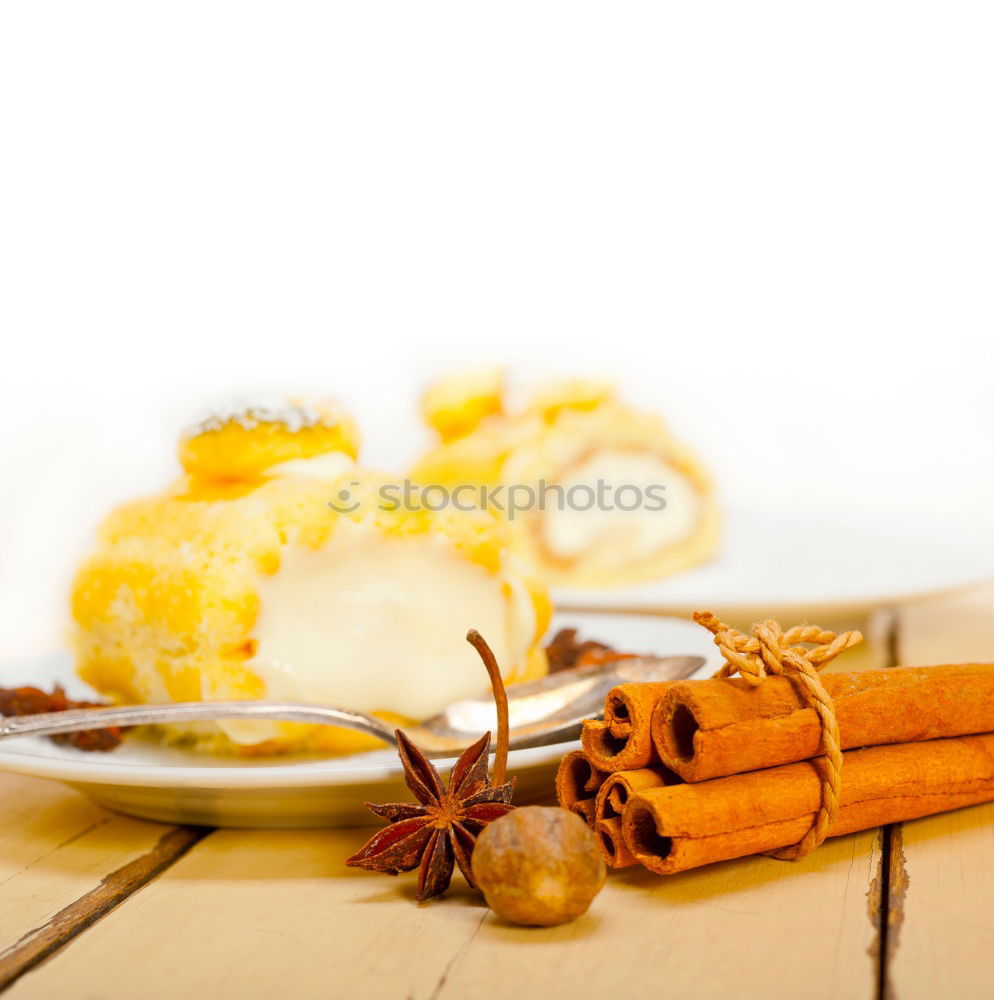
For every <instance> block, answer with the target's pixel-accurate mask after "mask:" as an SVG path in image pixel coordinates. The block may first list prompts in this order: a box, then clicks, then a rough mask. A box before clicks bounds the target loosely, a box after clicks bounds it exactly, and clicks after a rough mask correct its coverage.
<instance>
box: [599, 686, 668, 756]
mask: <svg viewBox="0 0 994 1000" xmlns="http://www.w3.org/2000/svg"><path fill="white" fill-rule="evenodd" d="M671 684H672V682H660V683H644V684H640V683H637V682H631V683H628V684H619V685H618V686H617V687H615V688H612V689H611V690H610V691H609V692H608V695H607V698H606V700H605V702H604V720H603V721H599V720H595V719H588V720H587V721H586V722H584V724H583V732H582V733H581V734H580V740H581V742H582V744H583V750H584V752H585V753H586V755H587V759H588V760H589V761H590V763H591V764H592V765H593V766H594V767H596V768H597V769H598V770H599V771H606V772H611V773H613V772H614V771H632V770H635V769H637V768H640V767H646V766H647V765H649V764H653V763H656V762H658V760H659V757H658V755H657V753H656V749H655V747H654V746H653V744H652V733H651V731H650V728H649V727H650V723H651V722H652V712H653V709H654V708H655V707H656V705H657V703H658V702H659V701H660V699H661V698H662V697H663V695H664V694H665V693H666V692H667V690H669V688H670V687H671Z"/></svg>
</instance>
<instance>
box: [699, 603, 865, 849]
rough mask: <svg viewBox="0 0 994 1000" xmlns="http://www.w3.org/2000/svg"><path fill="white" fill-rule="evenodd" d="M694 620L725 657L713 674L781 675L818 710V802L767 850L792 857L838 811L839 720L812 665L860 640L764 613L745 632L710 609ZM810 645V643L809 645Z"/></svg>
mask: <svg viewBox="0 0 994 1000" xmlns="http://www.w3.org/2000/svg"><path fill="white" fill-rule="evenodd" d="M694 621H695V622H697V623H698V624H699V625H703V626H704V627H705V628H706V629H707V630H708V631H709V632H711V633H713V634H714V644H715V645H716V646H717V647H718V649H720V650H721V654H722V656H724V657H725V665H724V666H723V667H722V668H721V669H720V670H719V671H718V672H717V673H716V674H715V675H714V676H715V677H732V676H733V675H735V674H739V675H740V676H741V677H742V678H743V679H744V680H745V681H746V682H747V683H749V684H752V685H754V686H755V685H759V684H761V683H762V682H763V680H764V679H765V678H766V677H768V676H769V675H770V674H774V675H778V676H781V677H786V678H787V679H788V680H789V681H790V682H791V683H792V684H793V685H794V687H795V688H796V689H797V691H798V692H799V694H800V695H801V697H802V698H803V699H804V701H805V702H806V703H807V704H808V706H809V707H810V708H812V709H814V711H815V712H817V713H818V720H819V722H820V723H821V746H822V750H823V752H824V755H825V756H824V759H823V761H822V762H818V763H817V764H816V766H818V767H819V769H820V771H821V805H820V806H819V809H818V812H817V814H816V815H815V819H814V822H813V823H812V824H811V828H810V829H809V830H808V832H807V833H806V834H805V835H804V838H803V839H802V840H801V841H799V842H798V843H796V844H794V845H793V846H792V847H785V848H783V849H782V850H779V851H773V852H771V854H772V856H773V857H775V858H780V859H781V860H783V861H797V860H798V859H799V858H803V857H804V855H806V854H808V853H809V852H810V851H813V850H814V849H815V848H816V847H817V846H818V845H819V844H821V842H822V841H823V840H824V839H825V837H826V836H827V835H828V828H829V827H830V826H831V825H832V823H833V821H834V820H835V817H836V816H837V815H838V813H839V794H840V787H841V784H842V747H841V746H840V744H839V723H838V721H837V720H836V717H835V702H834V701H833V700H832V696H831V695H830V694H829V693H828V692H827V691H826V690H825V685H824V684H823V683H822V681H821V678H820V677H819V676H818V671H819V670H821V668H822V667H824V666H825V664H826V663H828V662H829V661H830V660H832V659H834V658H835V657H836V656H838V655H839V653H843V652H845V650H847V649H849V648H851V647H852V646H855V645H856V643H858V642H862V640H863V636H862V633H860V632H855V631H853V632H843V633H842V634H841V635H836V634H835V633H834V632H826V631H825V630H824V629H821V628H818V626H816V625H795V626H794V628H792V629H788V630H787V631H786V632H784V631H783V629H782V628H781V627H780V625H779V623H777V622H775V621H773V619H772V618H770V619H768V620H767V621H765V622H759V623H757V624H756V625H753V627H752V629H751V630H750V632H751V635H744V634H743V633H742V632H739V631H738V630H737V629H734V628H732V627H731V626H729V625H726V624H725V623H724V622H722V621H719V620H718V619H717V618H716V617H715V616H714V615H713V614H711V612H710V611H695V612H694ZM804 644H806V645H804ZM811 646H813V648H809V647H811Z"/></svg>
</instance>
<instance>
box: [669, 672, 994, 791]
mask: <svg viewBox="0 0 994 1000" xmlns="http://www.w3.org/2000/svg"><path fill="white" fill-rule="evenodd" d="M822 682H823V684H824V686H825V689H826V690H827V692H828V693H829V695H831V697H832V699H833V700H834V703H835V711H836V718H837V720H838V725H839V736H840V742H841V746H842V748H843V749H850V748H853V747H861V746H876V745H879V744H886V743H910V742H913V741H920V740H932V739H937V738H943V737H952V736H963V735H967V734H970V733H986V732H994V664H989V663H967V664H955V665H950V666H941V667H899V668H891V669H888V670H874V671H867V672H865V673H827V674H823V675H822ZM651 732H652V741H653V745H654V747H655V751H656V754H657V755H658V757H659V758H660V760H662V762H663V763H664V764H666V765H667V766H668V767H670V768H672V770H673V771H675V772H676V773H677V774H679V775H680V777H681V778H683V779H684V780H685V781H689V782H697V781H704V780H707V779H709V778H717V777H722V776H725V775H730V774H740V773H742V772H744V771H753V770H756V769H758V768H765V767H776V766H779V765H781V764H790V763H793V762H795V761H801V760H807V759H809V758H811V757H815V756H817V755H818V754H820V753H821V752H822V750H821V725H820V722H819V719H818V716H817V715H816V713H815V711H814V710H813V709H812V708H811V707H810V706H809V704H808V703H807V702H806V701H804V700H803V698H802V695H801V693H800V692H799V690H798V688H797V687H796V686H795V685H794V684H793V683H792V682H791V681H790V680H788V679H787V678H786V677H767V678H765V679H764V681H763V683H761V684H759V685H752V684H749V683H748V682H747V681H745V680H743V679H741V678H727V677H726V678H715V679H712V680H705V681H679V682H676V683H673V684H670V685H668V686H667V690H666V692H665V694H664V695H663V697H662V698H661V699H659V700H658V702H657V704H656V706H655V709H654V711H653V716H652V722H651Z"/></svg>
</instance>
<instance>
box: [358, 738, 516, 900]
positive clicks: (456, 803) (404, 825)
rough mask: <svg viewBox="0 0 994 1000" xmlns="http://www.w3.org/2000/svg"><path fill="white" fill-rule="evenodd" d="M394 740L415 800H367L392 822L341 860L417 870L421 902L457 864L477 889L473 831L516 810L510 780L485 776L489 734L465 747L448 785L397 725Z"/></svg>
mask: <svg viewBox="0 0 994 1000" xmlns="http://www.w3.org/2000/svg"><path fill="white" fill-rule="evenodd" d="M397 744H398V752H399V754H400V759H401V763H403V765H404V779H405V780H406V782H407V787H408V788H410V790H411V791H412V792H413V793H414V795H415V797H416V798H417V800H418V802H417V803H414V802H391V803H387V804H386V805H374V804H373V803H371V802H367V803H366V806H367V807H368V808H369V809H370V810H371V811H372V812H374V813H376V815H377V816H380V817H382V818H383V819H385V820H388V821H389V823H390V825H389V826H387V827H385V828H384V829H382V830H380V831H379V832H378V833H377V834H376V835H375V836H374V837H373V838H372V839H371V840H370V841H369V843H368V844H366V846H365V847H364V848H363V849H362V850H361V851H359V852H358V853H356V854H353V855H352V857H351V858H349V859H348V860H347V861H346V862H345V863H346V864H347V865H352V866H353V867H355V868H367V869H369V870H370V871H374V872H385V873H387V874H388V875H397V874H399V873H400V872H409V871H412V870H413V869H414V868H417V869H418V899H419V900H424V899H429V898H430V897H432V896H437V895H438V894H439V893H441V892H444V891H445V890H446V889H447V888H448V886H449V881H450V880H451V878H452V872H453V870H454V869H455V866H456V865H457V864H458V865H459V870H460V871H461V872H462V873H463V876H464V878H465V879H466V881H467V882H468V883H469V884H470V885H471V886H473V888H474V889H475V888H476V883H475V882H474V881H473V870H472V866H471V861H470V859H471V858H472V855H473V847H474V846H475V845H476V837H477V834H479V832H480V831H481V830H482V829H483V828H484V827H485V826H486V825H487V823H490V822H491V821H492V820H495V819H497V818H498V817H499V816H503V815H504V814H505V813H509V812H510V811H511V810H512V809H513V808H514V806H512V805H511V796H512V795H513V793H514V782H513V781H509V782H506V783H505V784H502V785H491V784H490V779H489V778H488V777H487V766H488V757H489V754H490V733H487V734H486V735H484V736H481V737H480V739H478V740H477V741H476V742H475V743H474V744H473V745H472V746H471V747H469V749H467V750H464V751H463V754H462V756H461V757H460V758H459V760H458V761H457V762H456V766H455V767H454V768H453V769H452V774H451V776H450V777H449V786H448V788H446V787H445V785H443V784H442V779H441V777H440V776H439V773H438V771H437V770H435V767H434V766H433V765H432V763H431V761H430V760H428V758H427V757H425V755H424V754H423V753H422V752H421V751H420V750H419V749H418V748H417V747H416V746H415V745H414V744H413V743H412V742H411V741H410V740H409V739H408V738H407V737H406V736H405V735H404V734H403V733H402V732H401V731H400V730H399V729H398V730H397Z"/></svg>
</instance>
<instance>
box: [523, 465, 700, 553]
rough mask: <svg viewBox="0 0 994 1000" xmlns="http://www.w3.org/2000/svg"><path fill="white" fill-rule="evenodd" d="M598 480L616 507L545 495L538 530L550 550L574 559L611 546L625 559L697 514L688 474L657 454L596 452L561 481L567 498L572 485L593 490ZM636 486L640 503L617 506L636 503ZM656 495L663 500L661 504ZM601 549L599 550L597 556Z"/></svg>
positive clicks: (676, 537) (677, 532) (585, 494)
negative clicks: (558, 499)
mask: <svg viewBox="0 0 994 1000" xmlns="http://www.w3.org/2000/svg"><path fill="white" fill-rule="evenodd" d="M598 480H600V481H601V482H603V483H604V484H605V487H606V489H605V490H604V491H603V495H604V497H605V499H606V501H607V505H613V506H614V509H599V508H598V506H597V504H596V503H595V505H594V506H593V507H592V508H591V509H590V510H578V509H576V506H575V505H572V504H570V503H568V502H567V503H565V504H563V505H562V509H560V505H559V504H558V503H557V497H556V496H555V495H553V494H551V493H550V494H549V495H548V496H547V498H546V510H545V513H544V515H543V518H542V522H541V524H542V527H541V530H542V533H543V536H544V540H545V544H546V546H547V547H548V549H549V551H550V552H552V553H553V554H554V555H556V556H559V557H561V558H564V559H571V560H572V559H578V558H581V557H583V556H585V555H588V554H590V553H591V551H592V550H595V549H596V550H603V549H608V548H609V549H610V553H611V558H610V562H611V563H612V564H615V565H627V564H630V563H632V562H638V561H640V560H643V559H647V558H649V557H650V556H651V555H653V554H654V553H656V552H659V551H661V550H662V549H665V548H667V547H668V546H670V545H673V544H675V543H676V542H679V541H680V540H682V539H683V538H686V537H687V536H688V535H689V534H690V533H691V532H692V531H693V529H694V525H695V524H696V522H697V519H698V517H699V516H700V497H699V496H698V494H697V492H696V491H695V490H694V487H693V486H692V485H691V483H690V480H689V479H687V477H686V476H684V475H683V474H682V473H680V472H677V471H676V469H674V468H673V467H672V466H671V465H670V464H669V463H667V462H665V461H663V460H662V459H661V458H659V457H658V456H655V455H649V454H638V453H636V452H606V451H602V452H595V453H594V454H592V455H591V456H590V457H589V458H587V459H586V460H585V461H584V462H582V463H581V464H579V465H578V466H576V467H575V468H574V469H573V470H572V473H571V474H570V476H569V477H568V478H567V479H565V480H564V481H563V482H562V484H561V485H562V487H563V489H564V492H565V494H566V496H567V498H568V497H569V496H570V493H569V491H570V489H571V488H573V487H591V488H592V489H593V490H594V491H595V492H596V490H597V484H598ZM621 487H634V489H631V488H625V489H621ZM659 487H664V488H663V489H659ZM636 490H638V491H639V494H638V495H640V496H641V497H642V503H641V504H640V505H639V506H638V507H636V509H634V510H623V509H620V507H619V506H618V504H619V503H620V504H622V505H624V506H625V507H631V506H633V505H634V504H635V502H636V500H637V494H636V492H635V491H636ZM574 496H575V497H576V502H577V503H578V504H580V505H584V506H585V505H586V503H587V502H588V501H589V499H590V493H589V491H588V490H586V489H578V490H576V491H575V493H574ZM660 500H665V502H666V503H665V507H664V508H663V509H662V510H660V509H659V506H660V503H659V501H660ZM604 555H605V553H604V552H603V551H602V552H601V557H602V558H601V559H600V560H599V561H603V556H604Z"/></svg>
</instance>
